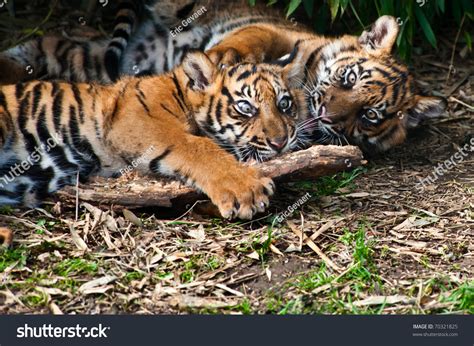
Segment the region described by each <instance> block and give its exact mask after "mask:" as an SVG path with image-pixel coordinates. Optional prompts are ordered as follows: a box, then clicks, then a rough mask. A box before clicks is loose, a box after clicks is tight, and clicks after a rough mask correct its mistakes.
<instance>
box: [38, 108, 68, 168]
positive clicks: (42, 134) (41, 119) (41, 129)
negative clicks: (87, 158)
mask: <svg viewBox="0 0 474 346" xmlns="http://www.w3.org/2000/svg"><path fill="white" fill-rule="evenodd" d="M36 130H37V131H38V137H39V139H40V141H41V144H42V146H43V148H45V151H46V152H47V153H48V155H49V156H50V157H51V158H52V159H53V162H54V163H55V165H56V166H57V167H58V168H59V169H60V170H61V171H63V172H64V173H66V174H71V173H73V172H75V171H77V165H74V164H72V163H71V162H69V160H68V159H67V157H66V154H65V153H64V150H63V148H62V147H61V144H60V143H58V138H56V137H53V136H52V135H51V133H50V132H49V129H48V124H47V122H46V106H45V105H43V107H42V108H41V111H40V114H39V116H38V123H37V125H36ZM56 136H59V132H58V133H57V135H56ZM51 139H52V140H53V141H54V142H53V143H51Z"/></svg>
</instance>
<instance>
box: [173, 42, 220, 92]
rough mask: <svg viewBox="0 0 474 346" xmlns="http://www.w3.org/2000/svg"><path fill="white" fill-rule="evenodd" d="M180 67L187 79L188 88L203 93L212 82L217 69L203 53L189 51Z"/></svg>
mask: <svg viewBox="0 0 474 346" xmlns="http://www.w3.org/2000/svg"><path fill="white" fill-rule="evenodd" d="M182 67H183V71H184V73H185V74H186V76H187V77H188V78H189V85H190V88H191V89H193V90H195V91H204V90H206V89H207V88H208V87H209V86H210V85H211V84H212V83H213V82H214V77H215V76H214V75H215V73H216V71H217V68H216V66H215V65H214V63H213V62H212V61H211V60H210V59H209V57H208V56H207V55H206V54H204V53H203V52H200V51H191V52H189V53H187V54H186V56H185V57H184V59H183V62H182Z"/></svg>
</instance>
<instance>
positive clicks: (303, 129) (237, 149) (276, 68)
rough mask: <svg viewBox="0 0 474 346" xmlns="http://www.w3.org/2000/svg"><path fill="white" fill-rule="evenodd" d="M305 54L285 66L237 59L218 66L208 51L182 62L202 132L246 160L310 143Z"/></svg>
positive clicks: (260, 159) (266, 157)
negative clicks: (304, 86) (303, 86)
mask: <svg viewBox="0 0 474 346" xmlns="http://www.w3.org/2000/svg"><path fill="white" fill-rule="evenodd" d="M300 58H302V56H301V57H298V58H295V59H293V61H292V62H289V63H287V64H282V65H274V64H251V63H237V64H234V65H230V66H219V67H217V66H216V65H215V64H214V63H213V62H212V61H211V60H210V59H209V58H208V56H207V55H206V54H204V53H200V52H192V53H188V54H187V55H186V56H185V58H184V60H183V63H182V65H181V66H182V71H183V72H184V75H185V76H186V79H187V88H186V92H187V98H188V100H190V102H191V103H192V105H193V108H194V111H193V116H194V120H195V122H196V124H197V126H198V127H199V130H200V131H201V132H202V133H204V134H206V135H207V136H209V137H211V138H213V139H214V140H215V141H216V142H217V143H218V144H220V145H221V146H222V147H223V148H225V149H226V150H228V151H229V152H231V153H232V154H234V155H235V156H236V157H237V158H238V159H239V160H241V161H248V160H256V161H263V160H266V159H269V158H271V157H273V156H275V155H276V154H279V153H283V152H286V151H289V150H292V149H296V148H298V147H303V146H305V145H306V144H307V143H309V141H310V128H311V121H314V120H313V119H309V121H308V119H307V107H306V104H305V98H304V93H303V91H302V90H300V89H299V88H295V87H293V86H294V84H295V83H297V81H298V80H299V79H300V78H302V77H303V76H302V74H303V72H304V64H302V63H301V60H298V59H300Z"/></svg>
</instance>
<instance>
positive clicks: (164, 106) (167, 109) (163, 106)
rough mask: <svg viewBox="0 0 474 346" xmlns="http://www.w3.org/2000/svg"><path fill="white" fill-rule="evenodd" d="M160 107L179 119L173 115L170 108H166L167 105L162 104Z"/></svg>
mask: <svg viewBox="0 0 474 346" xmlns="http://www.w3.org/2000/svg"><path fill="white" fill-rule="evenodd" d="M160 106H161V107H162V108H163V109H164V110H165V111H166V112H168V113H170V114H171V115H173V116H175V117H176V118H179V116H178V115H177V114H175V113H173V112H172V111H171V110H170V109H169V108H168V107H166V105H165V104H164V103H160Z"/></svg>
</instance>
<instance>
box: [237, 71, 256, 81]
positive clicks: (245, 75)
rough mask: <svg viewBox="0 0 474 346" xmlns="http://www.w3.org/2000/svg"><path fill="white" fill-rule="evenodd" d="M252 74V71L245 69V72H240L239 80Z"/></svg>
mask: <svg viewBox="0 0 474 346" xmlns="http://www.w3.org/2000/svg"><path fill="white" fill-rule="evenodd" d="M251 75H252V72H250V71H244V72H243V73H241V74H240V76H238V77H237V82H239V81H241V80H242V79H245V78H248V77H250V76H251Z"/></svg>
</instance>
